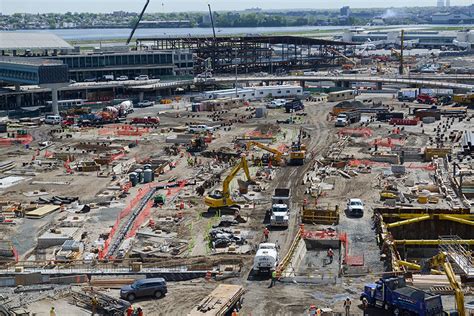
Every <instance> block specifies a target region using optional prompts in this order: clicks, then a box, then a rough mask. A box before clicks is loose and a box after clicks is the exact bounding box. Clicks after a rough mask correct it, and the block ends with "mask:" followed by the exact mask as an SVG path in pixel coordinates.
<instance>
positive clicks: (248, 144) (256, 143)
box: [247, 141, 283, 162]
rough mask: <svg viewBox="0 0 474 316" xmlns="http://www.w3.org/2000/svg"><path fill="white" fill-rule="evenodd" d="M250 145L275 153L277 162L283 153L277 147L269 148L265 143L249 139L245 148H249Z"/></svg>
mask: <svg viewBox="0 0 474 316" xmlns="http://www.w3.org/2000/svg"><path fill="white" fill-rule="evenodd" d="M252 146H257V147H258V148H260V149H263V150H266V151H268V152H270V153H272V154H274V155H275V160H276V161H277V162H280V161H281V157H282V156H283V153H282V152H281V151H279V150H277V149H274V148H271V147H269V146H267V145H265V144H262V143H259V142H256V141H250V142H248V143H247V150H250V148H251V147H252Z"/></svg>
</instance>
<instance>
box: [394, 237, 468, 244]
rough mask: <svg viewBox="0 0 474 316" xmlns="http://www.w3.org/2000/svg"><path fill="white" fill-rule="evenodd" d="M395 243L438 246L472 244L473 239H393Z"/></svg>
mask: <svg viewBox="0 0 474 316" xmlns="http://www.w3.org/2000/svg"><path fill="white" fill-rule="evenodd" d="M393 242H394V243H395V245H407V246H438V245H440V244H443V245H446V244H465V245H474V239H461V240H440V239H413V240H407V239H400V240H394V241H393Z"/></svg>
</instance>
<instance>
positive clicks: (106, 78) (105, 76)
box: [102, 75, 115, 81]
mask: <svg viewBox="0 0 474 316" xmlns="http://www.w3.org/2000/svg"><path fill="white" fill-rule="evenodd" d="M114 79H115V78H114V75H103V76H102V81H114Z"/></svg>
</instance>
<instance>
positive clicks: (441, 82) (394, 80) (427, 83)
mask: <svg viewBox="0 0 474 316" xmlns="http://www.w3.org/2000/svg"><path fill="white" fill-rule="evenodd" d="M235 81H236V78H235V77H233V78H232V77H215V78H213V79H212V81H211V82H212V83H233V82H235ZM237 81H238V82H262V81H263V82H264V81H306V82H319V81H332V82H374V83H382V84H383V83H389V84H402V85H416V86H422V87H436V88H448V89H459V90H467V91H470V90H474V85H472V84H463V83H456V82H446V79H445V78H443V77H440V78H439V79H438V80H424V79H412V78H410V79H406V78H398V77H378V76H360V75H340V76H334V75H332V76H265V77H238V78H237Z"/></svg>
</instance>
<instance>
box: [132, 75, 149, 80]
mask: <svg viewBox="0 0 474 316" xmlns="http://www.w3.org/2000/svg"><path fill="white" fill-rule="evenodd" d="M149 79H150V78H149V77H148V76H147V75H140V76H138V77H135V80H149Z"/></svg>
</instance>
